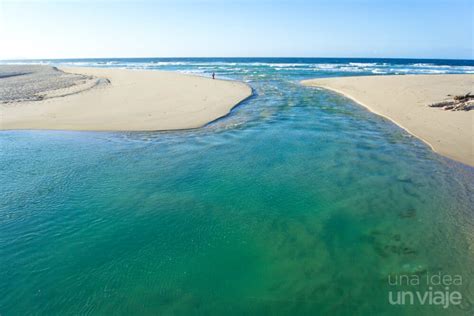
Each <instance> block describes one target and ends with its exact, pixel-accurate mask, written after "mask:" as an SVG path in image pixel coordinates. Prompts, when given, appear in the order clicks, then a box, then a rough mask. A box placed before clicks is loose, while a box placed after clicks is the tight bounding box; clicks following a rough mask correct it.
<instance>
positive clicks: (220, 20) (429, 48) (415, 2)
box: [0, 0, 474, 59]
mask: <svg viewBox="0 0 474 316" xmlns="http://www.w3.org/2000/svg"><path fill="white" fill-rule="evenodd" d="M472 3H473V1H470V0H449V1H442V0H431V1H429V0H412V1H409V0H401V1H384V0H354V1H350V0H334V1H329V0H325V1H318V0H312V1H310V0H306V1H305V0H293V1H291V0H253V1H252V0H231V1H225V0H220V1H219V0H158V1H135V2H132V1H112V0H96V1H91V0H85V1H71V0H62V1H47V0H36V1H21V0H16V1H12V0H0V59H10V58H86V57H187V56H191V57H192V56H196V57H204V56H208V57H216V56H223V57H230V56H237V57H240V56H242V57H246V56H249V57H252V56H268V57H273V56H275V57H277V56H300V57H420V58H466V59H473V58H474V56H473V46H474V35H473V33H474V30H473V28H474V27H473V23H474V22H473V21H474V12H473V5H472Z"/></svg>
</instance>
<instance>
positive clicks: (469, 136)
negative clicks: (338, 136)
mask: <svg viewBox="0 0 474 316" xmlns="http://www.w3.org/2000/svg"><path fill="white" fill-rule="evenodd" d="M302 83H303V84H304V85H307V86H315V87H321V88H325V89H329V90H332V91H335V92H338V93H340V94H343V95H345V96H346V97H348V98H350V99H352V100H354V101H355V102H357V103H359V104H361V105H363V106H364V107H366V108H367V109H369V110H370V111H372V112H374V113H376V114H378V115H381V116H383V117H386V118H388V119H390V120H391V121H393V122H394V123H395V124H397V125H399V126H400V127H402V128H404V129H405V130H407V131H408V132H409V133H411V134H413V135H414V136H416V137H418V138H420V139H421V140H423V141H424V142H426V143H427V144H428V145H429V146H430V147H431V148H432V149H433V150H434V151H436V152H438V153H439V154H441V155H444V156H447V157H449V158H451V159H454V160H457V161H460V162H462V163H464V164H467V165H470V166H474V111H472V110H471V111H467V112H466V111H444V110H442V109H439V108H430V107H428V106H427V105H428V104H431V103H434V102H440V101H443V100H446V99H449V98H450V97H449V96H448V95H460V94H466V93H468V92H474V75H403V76H400V75H398V76H397V75H395V76H367V77H340V78H326V79H312V80H305V81H303V82H302Z"/></svg>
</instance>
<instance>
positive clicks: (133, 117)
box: [0, 66, 252, 131]
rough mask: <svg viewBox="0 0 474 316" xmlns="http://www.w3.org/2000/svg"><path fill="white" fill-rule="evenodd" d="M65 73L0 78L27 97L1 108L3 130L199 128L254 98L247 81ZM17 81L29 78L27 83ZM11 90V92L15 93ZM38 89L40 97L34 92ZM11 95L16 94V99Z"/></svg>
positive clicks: (132, 73) (149, 73)
mask: <svg viewBox="0 0 474 316" xmlns="http://www.w3.org/2000/svg"><path fill="white" fill-rule="evenodd" d="M43 67H47V66H43ZM49 68H52V67H49ZM53 70H54V69H53ZM60 70H62V71H64V73H62V72H61V71H59V72H60V74H61V75H60V76H58V75H57V74H54V73H53V74H50V73H49V72H48V71H49V70H48V71H46V72H48V76H49V77H48V76H47V78H45V75H44V72H45V71H43V70H41V71H39V73H41V76H42V77H41V78H42V79H41V80H40V79H38V78H39V75H38V74H36V73H35V74H36V77H35V76H34V74H28V72H25V71H19V72H17V73H15V72H14V71H13V72H12V71H10V73H9V74H7V77H5V78H0V86H1V85H2V80H4V82H6V80H8V82H10V84H11V85H12V86H15V87H21V89H20V90H21V91H20V92H21V93H16V94H13V93H10V94H9V96H8V98H9V99H8V98H7V100H6V101H4V102H3V103H1V104H0V112H1V119H0V129H2V130H7V129H49V130H95V131H156V130H175V129H187V128H196V127H200V126H203V125H205V124H206V123H208V122H210V121H213V120H215V119H217V118H219V117H222V116H225V115H226V114H228V113H229V111H230V110H231V109H232V108H233V107H234V106H235V105H237V104H238V103H240V102H241V101H243V100H244V99H246V98H248V97H249V96H250V95H251V94H252V90H251V88H250V87H249V86H247V85H246V84H244V83H240V82H235V81H225V80H212V79H209V78H203V77H197V76H191V75H184V74H179V73H173V72H163V71H139V70H123V69H102V68H61V69H60ZM56 71H58V70H56ZM72 74H74V75H72ZM23 76H27V77H26V78H27V79H28V80H25V79H24V77H23ZM51 76H53V77H54V80H53V79H51V78H50V77H51ZM63 76H65V79H67V80H68V82H67V84H64V82H63ZM14 80H17V81H21V80H23V83H18V82H17V81H14ZM12 82H13V83H12ZM25 82H26V83H25ZM58 82H59V83H58ZM52 83H55V84H52ZM4 84H5V83H4ZM28 84H30V85H31V88H30V87H29V86H28ZM38 85H43V86H44V87H48V88H51V89H49V90H48V89H46V88H44V87H43V90H41V91H39V90H40V89H38ZM6 90H8V91H10V92H11V89H6ZM32 90H34V91H35V93H34V94H32V93H30V92H31V91H32ZM37 90H38V91H37ZM11 95H15V96H16V101H15V99H14V100H12V99H11V98H12V97H11ZM25 99H29V100H35V101H25ZM0 101H1V100H0Z"/></svg>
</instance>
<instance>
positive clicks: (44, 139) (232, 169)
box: [0, 59, 474, 316]
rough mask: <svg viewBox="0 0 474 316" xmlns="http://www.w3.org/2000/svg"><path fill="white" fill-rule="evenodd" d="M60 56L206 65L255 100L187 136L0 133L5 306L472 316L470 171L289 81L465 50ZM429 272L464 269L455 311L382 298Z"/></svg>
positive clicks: (205, 70) (85, 311) (43, 311)
mask: <svg viewBox="0 0 474 316" xmlns="http://www.w3.org/2000/svg"><path fill="white" fill-rule="evenodd" d="M45 62H48V61H45ZM55 63H58V62H55ZM59 63H67V64H70V63H72V64H79V65H89V66H101V67H112V66H115V67H127V68H149V69H168V70H176V71H183V72H191V73H193V72H194V73H200V74H202V75H209V74H210V73H212V72H213V71H216V73H217V74H218V76H219V77H224V78H230V79H239V80H244V81H246V82H248V83H249V84H250V85H251V86H252V88H253V89H254V91H255V95H254V96H253V97H252V98H250V99H248V100H247V101H245V102H244V103H242V104H241V105H240V106H239V107H237V108H235V109H234V110H233V111H232V113H231V114H230V115H229V116H227V117H225V118H223V119H220V120H217V121H215V122H213V123H211V124H209V125H208V126H206V127H204V128H201V129H196V130H190V131H179V132H147V133H92V132H52V131H14V132H13V131H7V132H1V133H0V149H1V150H0V170H1V171H0V183H1V185H0V194H1V196H2V199H1V200H0V294H1V295H0V314H1V315H2V316H5V315H111V314H117V315H189V314H191V315H222V314H224V313H225V314H228V315H243V314H244V315H248V314H252V315H253V314H255V315H270V314H271V315H317V314H321V315H471V314H472V312H473V304H474V283H473V282H474V210H473V207H472V205H474V194H473V191H474V169H473V168H470V167H467V166H464V165H462V164H459V163H456V162H454V161H451V160H448V159H446V158H443V157H441V156H439V155H437V154H435V153H433V152H432V151H430V150H429V148H428V147H427V146H426V145H424V144H423V143H422V142H420V141H419V140H417V139H415V138H413V137H411V136H410V135H409V134H407V133H406V132H404V131H403V130H401V129H400V128H398V127H397V126H395V125H394V124H392V123H390V122H388V121H386V120H385V119H383V118H380V117H378V116H376V115H374V114H372V113H369V112H367V111H365V110H364V109H363V108H361V107H360V106H358V105H357V104H355V103H353V102H352V101H350V100H348V99H346V98H344V97H342V96H340V95H337V94H334V93H332V92H328V91H324V90H319V89H315V88H307V87H303V86H301V85H300V84H299V80H301V79H306V78H309V77H318V76H321V77H323V76H333V75H365V74H370V73H374V71H381V70H377V69H385V70H386V73H394V72H401V73H430V71H431V73H433V72H435V71H436V72H438V73H439V72H448V73H450V72H461V73H463V72H472V71H474V65H473V64H472V62H469V61H467V62H451V64H450V62H446V61H445V62H443V61H438V62H435V61H431V63H428V62H427V61H413V62H409V61H404V60H398V61H397V60H392V61H390V60H385V61H380V60H364V61H360V60H342V61H337V60H336V61H333V60H330V61H328V60H312V61H308V60H305V61H301V60H289V61H288V60H260V59H258V60H212V59H206V60H187V59H185V60H159V59H156V60H155V59H150V60H138V61H137V60H105V61H60V62H59ZM351 63H352V65H351ZM344 67H346V68H344ZM435 273H442V274H443V275H447V274H449V275H461V276H462V280H463V284H462V285H460V286H452V287H451V288H452V289H456V290H459V291H460V292H461V293H462V296H463V301H462V304H461V305H460V306H451V307H449V308H447V309H443V308H441V307H439V306H432V305H420V304H415V305H413V306H409V305H405V306H393V305H390V304H389V301H388V293H389V291H390V290H392V289H393V287H391V286H390V285H389V284H388V282H387V278H388V276H389V275H400V274H409V275H418V276H426V275H430V274H435ZM400 288H404V289H406V288H409V287H408V286H401V287H400ZM416 289H417V290H420V289H421V290H426V286H423V285H420V286H419V287H417V288H416Z"/></svg>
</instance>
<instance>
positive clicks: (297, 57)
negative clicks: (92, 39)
mask: <svg viewBox="0 0 474 316" xmlns="http://www.w3.org/2000/svg"><path fill="white" fill-rule="evenodd" d="M152 58H157V59H158V58H162V59H211V58H215V59H217V58H219V59H237V58H241V59H258V58H262V59H263V58H265V59H282V58H288V59H290V58H292V59H414V60H415V59H418V60H462V61H473V62H474V58H470V59H469V58H467V59H466V58H433V57H341V56H335V57H317V56H314V57H300V56H271V57H265V56H256V57H252V56H232V57H223V56H208V57H207V56H206V57H203V56H200V57H196V56H187V57H157V56H154V57H150V56H148V57H68V58H7V59H0V62H3V61H41V60H78V59H81V60H85V59H152Z"/></svg>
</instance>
